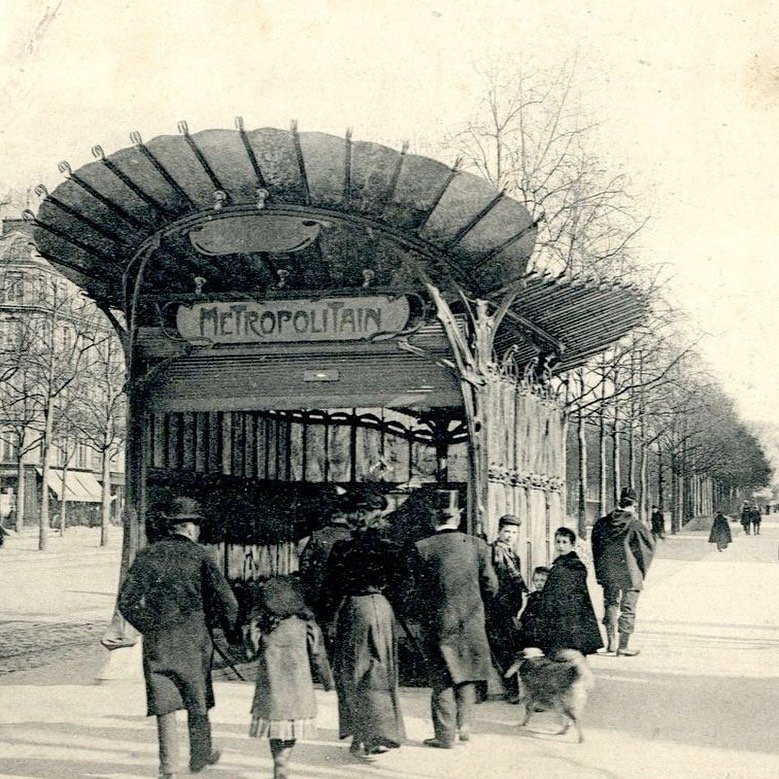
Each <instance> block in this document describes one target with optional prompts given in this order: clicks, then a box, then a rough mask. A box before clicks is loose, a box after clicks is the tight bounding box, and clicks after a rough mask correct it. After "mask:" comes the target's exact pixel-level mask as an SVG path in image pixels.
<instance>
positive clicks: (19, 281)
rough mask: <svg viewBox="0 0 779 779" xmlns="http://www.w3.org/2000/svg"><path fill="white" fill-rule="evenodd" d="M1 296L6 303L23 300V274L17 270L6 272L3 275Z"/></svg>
mask: <svg viewBox="0 0 779 779" xmlns="http://www.w3.org/2000/svg"><path fill="white" fill-rule="evenodd" d="M1 292H2V298H3V300H4V301H5V302H6V303H21V302H23V301H24V274H23V273H20V272H19V271H13V272H8V273H6V274H5V276H4V277H3V282H2V290H1Z"/></svg>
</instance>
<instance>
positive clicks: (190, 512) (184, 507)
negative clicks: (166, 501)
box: [162, 497, 203, 525]
mask: <svg viewBox="0 0 779 779" xmlns="http://www.w3.org/2000/svg"><path fill="white" fill-rule="evenodd" d="M162 516H163V517H164V518H165V519H166V520H167V521H168V524H170V525H175V524H177V523H179V522H194V523H195V524H199V523H200V522H202V521H203V515H202V514H201V513H200V504H199V503H198V502H197V501H196V500H193V499H192V498H184V497H182V498H173V500H172V501H171V503H170V508H169V510H168V511H164V512H162Z"/></svg>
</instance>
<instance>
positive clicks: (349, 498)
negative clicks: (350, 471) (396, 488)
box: [338, 489, 389, 514]
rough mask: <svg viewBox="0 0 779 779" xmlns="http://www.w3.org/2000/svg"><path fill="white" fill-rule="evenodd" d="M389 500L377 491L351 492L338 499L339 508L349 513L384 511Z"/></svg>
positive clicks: (356, 490)
mask: <svg viewBox="0 0 779 779" xmlns="http://www.w3.org/2000/svg"><path fill="white" fill-rule="evenodd" d="M388 505H389V504H388V502H387V498H386V497H385V496H384V495H382V493H381V492H379V491H378V490H375V489H365V490H358V489H355V490H350V491H347V492H346V493H345V494H343V495H340V496H339V498H338V508H339V509H340V510H341V511H343V512H346V513H347V514H348V513H351V512H353V511H384V510H385V509H386V508H387V506H388Z"/></svg>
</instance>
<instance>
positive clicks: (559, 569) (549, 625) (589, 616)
mask: <svg viewBox="0 0 779 779" xmlns="http://www.w3.org/2000/svg"><path fill="white" fill-rule="evenodd" d="M538 635H539V640H540V643H541V648H542V649H543V650H544V651H545V652H547V653H553V652H555V651H557V650H558V649H578V650H579V651H580V652H581V653H582V654H583V655H589V654H592V653H593V652H595V651H597V650H598V649H600V648H601V647H602V646H603V638H602V637H601V634H600V628H599V627H598V619H597V617H596V616H595V610H594V609H593V607H592V601H591V600H590V593H589V591H588V590H587V568H586V567H585V565H584V563H583V562H582V561H581V560H580V559H579V556H578V555H577V554H576V552H568V554H564V555H560V556H559V557H558V558H557V559H556V560H555V561H554V562H553V563H552V567H551V568H550V569H549V576H548V577H547V580H546V584H545V585H544V589H543V590H541V594H540V596H539V601H538Z"/></svg>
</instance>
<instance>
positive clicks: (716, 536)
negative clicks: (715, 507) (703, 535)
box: [709, 511, 733, 552]
mask: <svg viewBox="0 0 779 779" xmlns="http://www.w3.org/2000/svg"><path fill="white" fill-rule="evenodd" d="M732 542H733V536H732V535H731V534H730V525H728V520H727V519H726V518H725V515H724V514H723V513H722V512H721V511H718V512H717V516H716V517H714V522H713V523H712V526H711V532H710V533H709V543H710V544H716V545H717V550H718V551H720V552H721V551H722V550H723V549H727V548H728V544H730V543H732Z"/></svg>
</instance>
